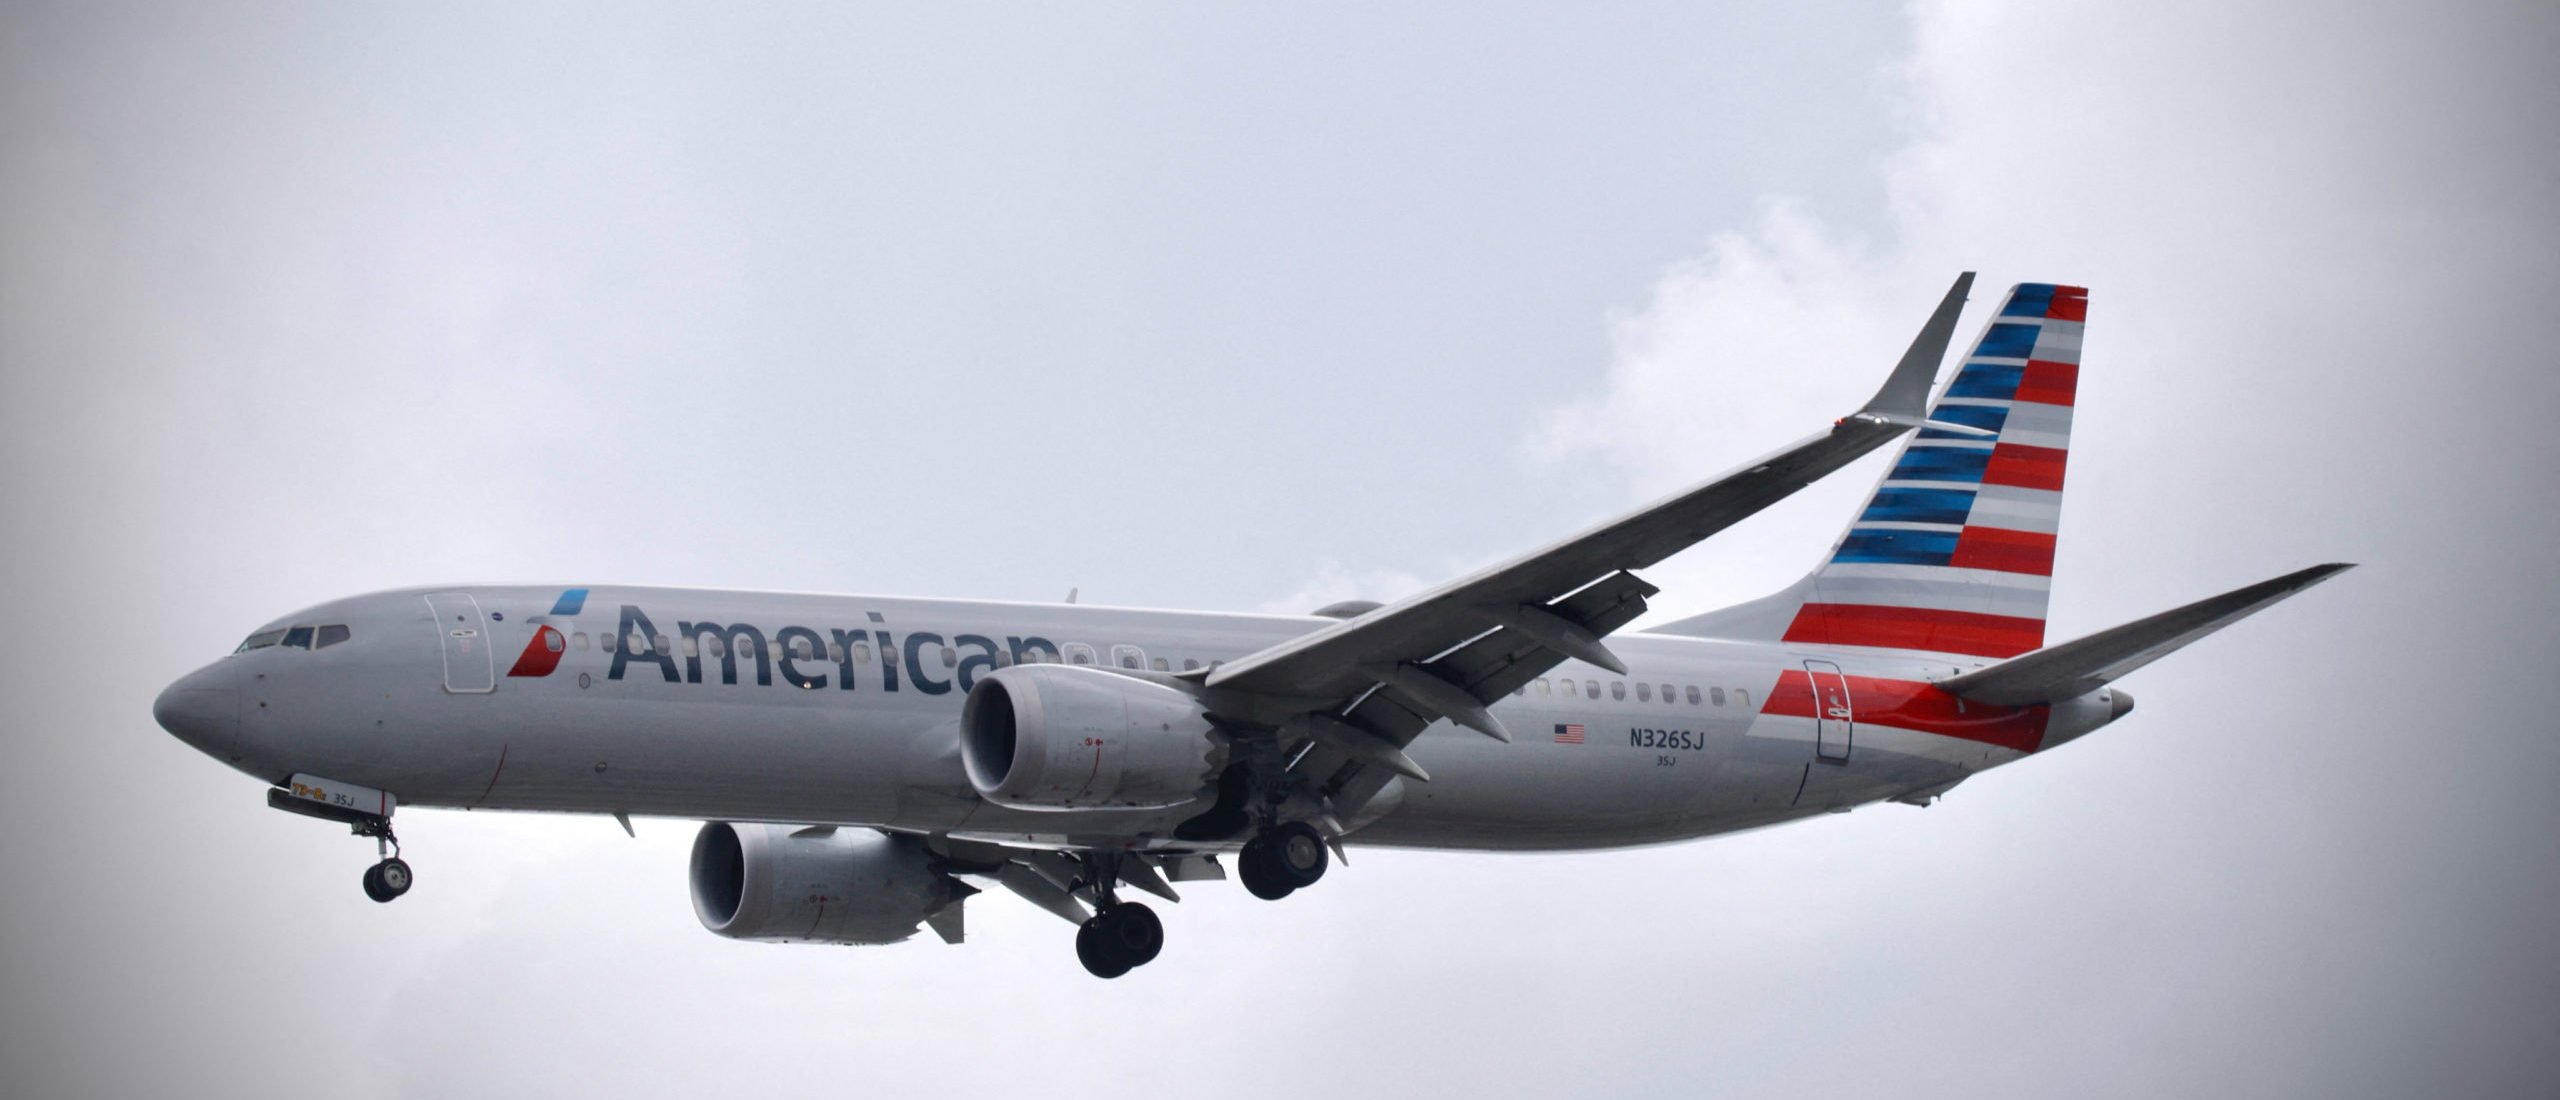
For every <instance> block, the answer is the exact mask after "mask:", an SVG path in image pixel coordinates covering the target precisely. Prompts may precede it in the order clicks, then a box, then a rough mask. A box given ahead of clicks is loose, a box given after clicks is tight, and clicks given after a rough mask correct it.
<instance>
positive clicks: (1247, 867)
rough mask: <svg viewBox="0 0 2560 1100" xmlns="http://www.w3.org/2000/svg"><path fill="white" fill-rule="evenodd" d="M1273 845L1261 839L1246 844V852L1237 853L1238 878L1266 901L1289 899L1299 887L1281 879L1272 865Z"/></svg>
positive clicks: (1254, 839)
mask: <svg viewBox="0 0 2560 1100" xmlns="http://www.w3.org/2000/svg"><path fill="white" fill-rule="evenodd" d="M1274 862H1276V861H1275V860H1273V859H1272V858H1271V845H1270V843H1269V842H1267V841H1265V840H1264V839H1263V838H1261V837H1255V838H1253V839H1252V840H1248V841H1245V842H1244V851H1242V852H1238V853H1236V877H1237V878H1239V879H1243V880H1244V888H1245V890H1246V891H1247V892H1249V893H1251V894H1252V895H1253V896H1255V897H1257V898H1261V899H1262V900H1264V901H1278V900H1280V899H1282V898H1285V897H1288V896H1289V895H1290V894H1291V893H1292V892H1295V891H1296V890H1297V887H1295V886H1292V885H1290V884H1289V883H1287V882H1285V881H1283V880H1282V879H1281V878H1280V872H1279V871H1278V870H1277V869H1275V868H1274V867H1273V866H1272V864H1273V863H1274Z"/></svg>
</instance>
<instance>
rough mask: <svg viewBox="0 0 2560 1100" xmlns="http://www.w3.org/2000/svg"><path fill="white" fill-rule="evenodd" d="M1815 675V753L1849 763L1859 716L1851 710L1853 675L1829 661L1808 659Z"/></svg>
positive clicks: (1808, 671) (1808, 669) (1831, 760)
mask: <svg viewBox="0 0 2560 1100" xmlns="http://www.w3.org/2000/svg"><path fill="white" fill-rule="evenodd" d="M1804 670H1805V672H1806V674H1807V675H1809V676H1811V677H1812V678H1813V756H1814V759H1816V760H1820V761H1823V762H1824V763H1829V764H1846V763H1848V762H1849V740H1850V736H1851V734H1852V732H1853V731H1854V727H1855V726H1856V724H1857V716H1856V715H1855V714H1853V713H1851V711H1850V709H1849V678H1848V677H1846V676H1843V675H1841V674H1840V666H1838V665H1835V664H1832V663H1831V662H1829V661H1806V662H1805V663H1804Z"/></svg>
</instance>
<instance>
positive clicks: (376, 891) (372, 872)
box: [364, 863, 400, 901]
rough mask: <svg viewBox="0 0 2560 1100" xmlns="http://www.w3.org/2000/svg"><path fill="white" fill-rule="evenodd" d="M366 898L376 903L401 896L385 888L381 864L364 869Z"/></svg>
mask: <svg viewBox="0 0 2560 1100" xmlns="http://www.w3.org/2000/svg"><path fill="white" fill-rule="evenodd" d="M364 896H366V897H369V898H372V899H373V900H375V901H389V900H391V899H393V898H396V897H399V896H400V895H398V894H394V893H392V892H391V891H389V890H387V889H385V888H384V887H383V885H382V865H381V864H379V863H377V864H374V865H373V866H371V867H367V868H365V869H364Z"/></svg>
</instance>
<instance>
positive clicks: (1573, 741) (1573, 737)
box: [1556, 722, 1582, 745]
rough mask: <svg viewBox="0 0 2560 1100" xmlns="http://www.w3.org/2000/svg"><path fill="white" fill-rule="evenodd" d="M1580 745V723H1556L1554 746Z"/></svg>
mask: <svg viewBox="0 0 2560 1100" xmlns="http://www.w3.org/2000/svg"><path fill="white" fill-rule="evenodd" d="M1581 743H1582V723H1580V722H1558V723H1556V744H1559V745H1579V744H1581Z"/></svg>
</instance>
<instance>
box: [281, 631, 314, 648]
mask: <svg viewBox="0 0 2560 1100" xmlns="http://www.w3.org/2000/svg"><path fill="white" fill-rule="evenodd" d="M284 645H285V648H287V649H309V648H311V628H310V627H307V626H297V627H294V628H293V629H291V630H288V631H285V632H284Z"/></svg>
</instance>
